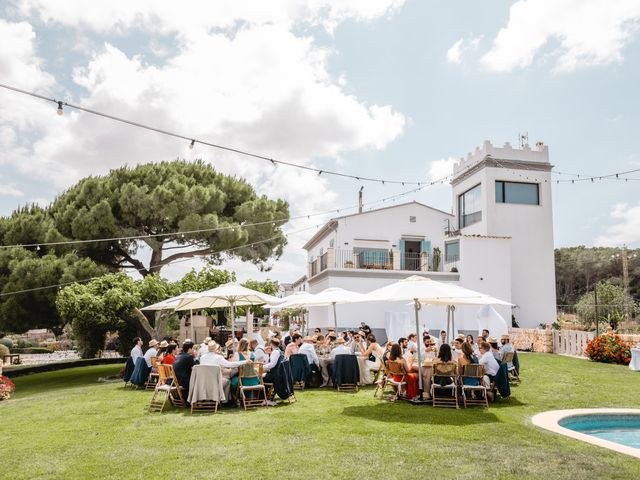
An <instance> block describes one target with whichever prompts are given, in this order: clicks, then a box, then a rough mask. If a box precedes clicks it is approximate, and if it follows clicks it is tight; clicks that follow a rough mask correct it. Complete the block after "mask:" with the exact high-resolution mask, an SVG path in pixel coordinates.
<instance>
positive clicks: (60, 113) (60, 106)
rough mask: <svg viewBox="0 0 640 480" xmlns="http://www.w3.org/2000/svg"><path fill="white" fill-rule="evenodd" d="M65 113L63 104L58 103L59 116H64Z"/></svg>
mask: <svg viewBox="0 0 640 480" xmlns="http://www.w3.org/2000/svg"><path fill="white" fill-rule="evenodd" d="M63 113H64V112H63V111H62V102H58V115H62V114H63Z"/></svg>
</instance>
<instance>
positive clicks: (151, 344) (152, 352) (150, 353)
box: [144, 338, 158, 368]
mask: <svg viewBox="0 0 640 480" xmlns="http://www.w3.org/2000/svg"><path fill="white" fill-rule="evenodd" d="M156 345H158V341H157V340H156V339H154V338H152V339H151V340H149V350H147V351H146V352H144V361H145V362H147V367H149V368H151V357H155V356H157V355H158V350H156Z"/></svg>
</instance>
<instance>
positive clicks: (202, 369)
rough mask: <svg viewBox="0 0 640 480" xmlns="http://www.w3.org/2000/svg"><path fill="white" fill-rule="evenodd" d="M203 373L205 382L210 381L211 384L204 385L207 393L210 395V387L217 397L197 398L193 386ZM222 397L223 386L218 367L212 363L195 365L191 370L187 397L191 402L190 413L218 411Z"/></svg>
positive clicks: (195, 389)
mask: <svg viewBox="0 0 640 480" xmlns="http://www.w3.org/2000/svg"><path fill="white" fill-rule="evenodd" d="M201 375H204V381H205V382H211V384H210V385H209V386H207V387H205V391H206V392H207V393H206V394H207V395H211V392H210V390H209V389H210V388H211V389H212V390H213V395H214V396H217V398H197V397H196V394H197V391H198V389H197V388H194V387H195V386H196V383H197V382H198V376H201ZM223 399H224V394H223V386H222V373H221V371H220V367H218V366H214V365H196V366H195V367H193V370H192V371H191V379H190V382H189V398H188V400H189V401H190V402H191V413H192V414H193V413H194V412H214V413H216V412H217V411H218V407H219V406H220V402H221V401H222V400H223Z"/></svg>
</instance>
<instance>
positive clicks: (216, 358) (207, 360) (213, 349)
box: [176, 339, 252, 401]
mask: <svg viewBox="0 0 640 480" xmlns="http://www.w3.org/2000/svg"><path fill="white" fill-rule="evenodd" d="M230 341H232V340H230ZM242 341H244V342H246V340H245V339H242V340H241V341H240V342H242ZM176 362H177V360H176ZM247 363H252V361H251V359H249V358H245V359H244V360H238V361H235V362H230V361H229V360H227V359H226V358H224V356H222V353H221V349H220V345H218V344H217V343H216V342H214V341H211V342H209V345H207V353H205V354H203V355H201V356H200V365H216V366H218V367H220V368H221V369H222V368H230V369H231V368H238V367H239V366H241V365H245V364H247ZM222 386H223V387H224V396H225V398H226V399H227V400H228V401H229V400H230V399H231V380H230V379H229V378H227V377H226V376H225V375H223V376H222Z"/></svg>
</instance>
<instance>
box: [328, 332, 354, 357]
mask: <svg viewBox="0 0 640 480" xmlns="http://www.w3.org/2000/svg"><path fill="white" fill-rule="evenodd" d="M346 343H347V342H346V341H345V339H344V338H342V337H340V338H338V339H337V340H336V347H335V348H334V349H333V350H331V360H335V359H336V355H351V348H349V347H347V345H346Z"/></svg>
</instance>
